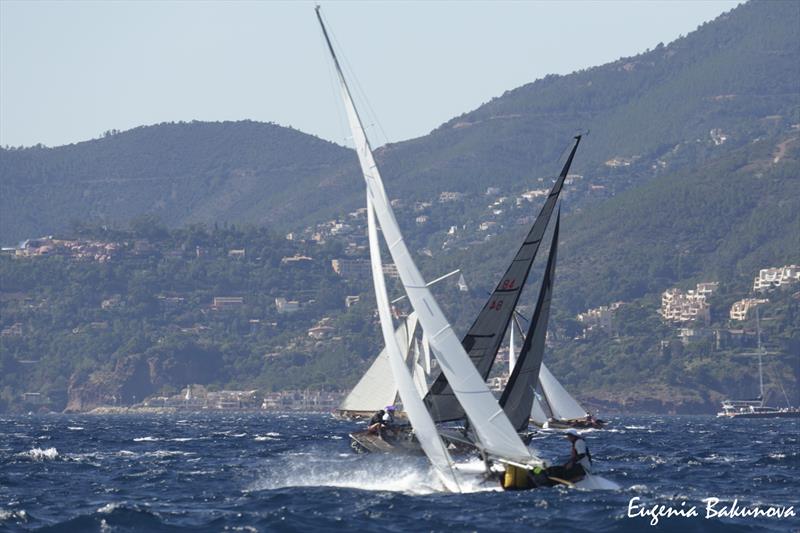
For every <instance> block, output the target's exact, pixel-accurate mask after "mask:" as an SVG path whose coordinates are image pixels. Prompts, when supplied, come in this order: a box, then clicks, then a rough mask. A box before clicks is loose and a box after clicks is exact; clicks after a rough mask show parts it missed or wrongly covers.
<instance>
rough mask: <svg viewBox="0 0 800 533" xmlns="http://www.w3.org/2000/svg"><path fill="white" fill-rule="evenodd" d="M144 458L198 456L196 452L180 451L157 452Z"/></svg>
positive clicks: (147, 453) (148, 453)
mask: <svg viewBox="0 0 800 533" xmlns="http://www.w3.org/2000/svg"><path fill="white" fill-rule="evenodd" d="M142 455H143V456H144V457H160V458H161V457H179V456H182V455H197V454H196V453H194V452H181V451H178V450H156V451H154V452H146V453H143V454H142Z"/></svg>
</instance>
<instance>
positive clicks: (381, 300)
mask: <svg viewBox="0 0 800 533" xmlns="http://www.w3.org/2000/svg"><path fill="white" fill-rule="evenodd" d="M367 226H368V234H369V255H370V265H371V267H372V281H373V284H374V285H375V300H376V303H377V306H378V315H379V316H380V322H381V331H382V332H383V340H384V343H386V351H387V353H388V355H389V364H390V366H391V368H392V375H393V376H394V380H395V382H396V383H397V392H398V394H399V395H400V401H401V402H403V409H404V410H405V412H406V416H407V417H408V421H409V422H410V423H411V426H412V427H413V428H414V431H415V433H416V436H417V440H418V441H419V443H420V446H421V447H422V450H423V451H424V452H425V455H427V456H428V459H429V460H430V462H431V464H432V465H433V466H434V468H435V470H436V473H437V474H438V475H439V478H440V479H441V481H442V483H443V484H444V486H445V488H447V490H450V491H459V492H460V490H459V486H458V480H457V479H456V477H455V472H454V470H453V469H452V460H451V458H450V454H449V453H448V452H447V449H446V448H445V446H444V443H443V442H442V439H441V438H440V437H439V433H438V432H437V430H436V425H435V424H434V422H433V419H432V418H431V416H430V414H429V413H428V411H427V410H426V409H425V404H424V403H422V397H421V395H419V393H418V392H417V390H416V388H415V385H414V380H413V379H412V377H411V373H410V372H409V371H408V366H406V361H405V357H404V354H403V353H401V352H400V347H399V346H398V343H397V341H396V339H395V336H394V333H393V329H394V328H393V325H392V312H391V308H390V304H389V297H388V295H387V294H386V280H385V279H384V277H383V264H382V263H381V250H380V243H379V241H378V230H377V227H376V224H375V214H374V212H373V208H372V202H371V201H370V199H369V195H368V196H367Z"/></svg>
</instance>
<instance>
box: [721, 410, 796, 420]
mask: <svg viewBox="0 0 800 533" xmlns="http://www.w3.org/2000/svg"><path fill="white" fill-rule="evenodd" d="M717 418H800V409H794V410H786V411H773V412H768V413H717Z"/></svg>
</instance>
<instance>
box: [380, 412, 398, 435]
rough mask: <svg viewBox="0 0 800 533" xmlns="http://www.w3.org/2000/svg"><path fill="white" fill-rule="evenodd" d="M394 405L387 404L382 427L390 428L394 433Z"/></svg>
mask: <svg viewBox="0 0 800 533" xmlns="http://www.w3.org/2000/svg"><path fill="white" fill-rule="evenodd" d="M394 410H395V408H394V405H387V406H386V410H385V412H384V413H383V417H382V418H381V429H384V430H387V429H388V430H389V431H391V432H392V433H394Z"/></svg>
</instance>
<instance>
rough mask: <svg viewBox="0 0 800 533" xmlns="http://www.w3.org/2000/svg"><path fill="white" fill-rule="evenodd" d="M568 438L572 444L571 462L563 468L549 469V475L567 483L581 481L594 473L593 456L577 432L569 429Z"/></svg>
mask: <svg viewBox="0 0 800 533" xmlns="http://www.w3.org/2000/svg"><path fill="white" fill-rule="evenodd" d="M566 437H567V438H568V439H569V441H570V442H571V443H572V450H570V452H571V453H570V458H569V461H567V462H566V463H565V464H564V465H563V466H551V467H550V468H548V469H547V475H548V476H550V477H555V478H559V479H564V480H567V481H579V480H581V479H583V477H584V476H586V474H590V473H591V471H592V454H591V453H590V452H589V447H588V446H586V441H585V440H583V437H582V436H581V434H580V433H578V431H577V430H575V429H568V430H567V434H566Z"/></svg>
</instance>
